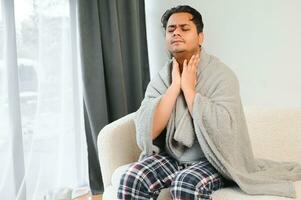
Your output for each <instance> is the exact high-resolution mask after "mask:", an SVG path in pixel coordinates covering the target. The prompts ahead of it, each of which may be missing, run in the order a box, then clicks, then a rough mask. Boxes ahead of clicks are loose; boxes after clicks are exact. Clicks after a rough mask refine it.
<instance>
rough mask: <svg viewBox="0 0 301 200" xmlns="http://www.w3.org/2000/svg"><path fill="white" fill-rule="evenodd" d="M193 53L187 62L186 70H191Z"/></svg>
mask: <svg viewBox="0 0 301 200" xmlns="http://www.w3.org/2000/svg"><path fill="white" fill-rule="evenodd" d="M194 58H195V55H192V56H191V58H190V60H189V62H188V70H191V67H192V64H193V62H194Z"/></svg>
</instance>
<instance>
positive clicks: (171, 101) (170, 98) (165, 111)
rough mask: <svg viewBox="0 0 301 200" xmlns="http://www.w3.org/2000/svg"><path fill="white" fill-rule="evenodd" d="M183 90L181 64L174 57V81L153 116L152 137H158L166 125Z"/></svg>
mask: <svg viewBox="0 0 301 200" xmlns="http://www.w3.org/2000/svg"><path fill="white" fill-rule="evenodd" d="M180 92H181V75H180V71H179V64H178V63H177V61H176V59H175V58H173V64H172V83H171V85H170V86H169V88H168V89H167V90H166V93H165V94H164V95H163V96H162V98H161V99H160V102H159V103H158V106H157V108H156V111H155V114H154V118H153V128H152V133H151V134H152V139H153V140H154V139H156V138H157V137H158V136H159V135H160V134H161V132H162V130H163V129H164V128H165V127H166V125H167V122H168V120H169V118H170V115H171V113H172V109H173V107H174V105H175V103H176V100H177V97H178V96H179V94H180Z"/></svg>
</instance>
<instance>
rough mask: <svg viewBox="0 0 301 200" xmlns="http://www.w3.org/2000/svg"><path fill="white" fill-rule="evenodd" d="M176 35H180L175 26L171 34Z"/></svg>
mask: <svg viewBox="0 0 301 200" xmlns="http://www.w3.org/2000/svg"><path fill="white" fill-rule="evenodd" d="M176 35H180V31H179V29H178V28H176V29H175V30H174V31H173V33H172V36H176Z"/></svg>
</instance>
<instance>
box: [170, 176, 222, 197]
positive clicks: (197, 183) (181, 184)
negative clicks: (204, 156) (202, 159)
mask: <svg viewBox="0 0 301 200" xmlns="http://www.w3.org/2000/svg"><path fill="white" fill-rule="evenodd" d="M216 183H217V182H215V181H214V179H211V178H206V177H203V178H202V177H199V176H194V175H193V174H192V173H189V171H187V172H182V173H179V174H178V175H177V176H176V177H175V179H174V180H173V181H172V184H171V187H170V194H171V196H172V197H173V199H210V195H211V194H212V192H213V191H214V190H216Z"/></svg>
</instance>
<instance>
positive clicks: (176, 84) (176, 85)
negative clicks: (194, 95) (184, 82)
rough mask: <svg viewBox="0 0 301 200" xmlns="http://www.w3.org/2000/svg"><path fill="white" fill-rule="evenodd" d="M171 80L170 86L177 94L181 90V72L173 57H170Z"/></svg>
mask: <svg viewBox="0 0 301 200" xmlns="http://www.w3.org/2000/svg"><path fill="white" fill-rule="evenodd" d="M171 77H172V82H171V87H172V88H173V90H174V91H176V93H177V94H180V92H181V73H180V68H179V63H178V62H177V60H176V59H175V58H174V57H173V58H172V72H171Z"/></svg>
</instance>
